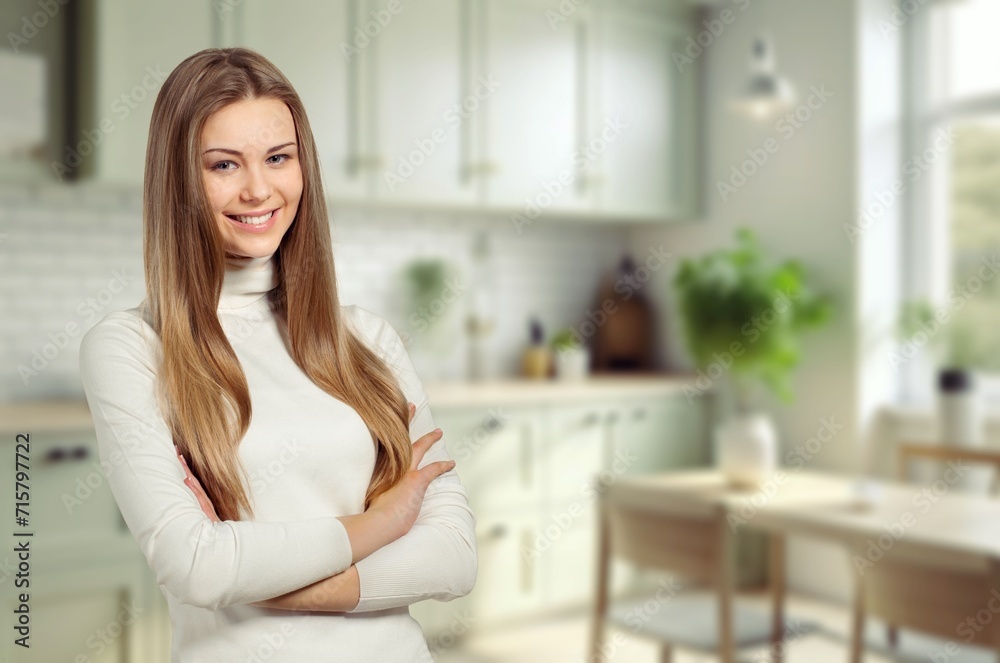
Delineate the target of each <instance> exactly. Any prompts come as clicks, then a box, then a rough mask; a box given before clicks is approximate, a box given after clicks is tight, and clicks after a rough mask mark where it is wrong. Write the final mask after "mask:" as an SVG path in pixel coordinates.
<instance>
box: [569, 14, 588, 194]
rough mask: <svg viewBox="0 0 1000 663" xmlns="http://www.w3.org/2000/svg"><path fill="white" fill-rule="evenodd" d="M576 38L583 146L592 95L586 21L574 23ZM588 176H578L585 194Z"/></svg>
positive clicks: (579, 140)
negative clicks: (588, 107)
mask: <svg viewBox="0 0 1000 663" xmlns="http://www.w3.org/2000/svg"><path fill="white" fill-rule="evenodd" d="M574 28H575V32H574V35H573V36H574V39H575V41H576V44H575V46H576V63H577V70H576V143H577V145H580V146H583V145H586V144H587V135H586V133H587V128H588V125H589V124H590V117H589V115H588V113H587V106H588V104H587V101H588V97H589V96H590V60H589V55H590V52H589V49H588V42H589V36H588V35H587V23H586V21H576V24H575V25H574ZM587 184H588V182H587V178H586V176H584V175H583V173H581V174H580V177H577V178H576V191H577V193H578V194H583V193H585V192H586V190H587Z"/></svg>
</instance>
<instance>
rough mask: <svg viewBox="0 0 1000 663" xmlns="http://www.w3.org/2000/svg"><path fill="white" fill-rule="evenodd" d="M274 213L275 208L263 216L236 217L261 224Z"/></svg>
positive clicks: (251, 223) (243, 221)
mask: <svg viewBox="0 0 1000 663" xmlns="http://www.w3.org/2000/svg"><path fill="white" fill-rule="evenodd" d="M272 214H274V211H273V210H272V211H270V212H268V213H267V214H265V215H263V216H237V217H236V219H237V220H238V221H240V222H241V223H249V224H250V225H253V226H259V225H260V224H262V223H265V222H267V220H268V219H270V218H271V215H272Z"/></svg>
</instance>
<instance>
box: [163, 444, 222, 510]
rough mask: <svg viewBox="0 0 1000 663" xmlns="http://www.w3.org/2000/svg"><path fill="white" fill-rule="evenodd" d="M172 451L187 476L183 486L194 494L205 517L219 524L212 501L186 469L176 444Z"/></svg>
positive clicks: (182, 455)
mask: <svg viewBox="0 0 1000 663" xmlns="http://www.w3.org/2000/svg"><path fill="white" fill-rule="evenodd" d="M174 451H176V452H177V455H178V456H180V459H181V465H182V466H183V467H184V473H185V474H186V475H187V478H186V479H184V485H186V486H187V487H188V488H190V489H191V491H192V492H193V493H194V496H195V497H197V498H198V504H199V505H200V506H201V510H202V511H204V512H205V515H206V516H208V517H209V518H210V519H211V520H212V521H213V522H216V523H218V522H221V520H220V519H219V516H217V515H216V514H215V507H214V506H213V505H212V500H210V499H208V493H206V492H205V489H204V488H202V487H201V482H200V481H198V477H196V476H195V475H194V473H193V472H192V471H191V468H190V467H188V464H187V459H186V458H184V454H182V453H181V452H180V449H178V448H177V445H176V444H175V445H174Z"/></svg>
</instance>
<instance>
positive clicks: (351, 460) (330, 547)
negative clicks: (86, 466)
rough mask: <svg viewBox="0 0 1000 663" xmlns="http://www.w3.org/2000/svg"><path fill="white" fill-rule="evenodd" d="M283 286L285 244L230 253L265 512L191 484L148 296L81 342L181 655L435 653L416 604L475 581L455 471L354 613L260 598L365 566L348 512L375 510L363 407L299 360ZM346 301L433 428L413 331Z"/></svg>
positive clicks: (391, 659)
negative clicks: (276, 254) (165, 395)
mask: <svg viewBox="0 0 1000 663" xmlns="http://www.w3.org/2000/svg"><path fill="white" fill-rule="evenodd" d="M275 285H276V272H275V269H274V263H273V262H272V260H271V256H268V257H264V258H250V259H236V258H227V266H226V275H225V281H224V285H223V289H222V295H221V298H220V302H219V307H218V314H219V320H220V322H221V323H222V326H223V329H224V331H225V333H226V335H227V337H228V338H229V341H230V343H231V344H232V346H233V349H234V350H235V352H236V355H237V357H238V358H239V361H240V363H241V364H242V366H243V370H244V372H245V374H246V378H247V382H248V383H249V386H250V396H251V401H252V407H253V418H252V421H251V423H250V428H249V430H248V431H247V433H246V435H245V437H244V438H243V439H242V441H241V442H240V446H239V454H240V458H241V460H242V462H243V465H244V467H245V468H246V470H247V472H248V473H249V477H250V479H251V481H250V485H249V486H248V491H249V496H250V499H251V500H252V503H253V505H254V510H255V513H254V518H253V520H243V521H223V522H219V523H213V522H212V521H211V520H210V519H209V518H208V517H207V516H205V514H204V513H203V512H202V510H201V508H200V507H199V505H198V501H197V499H196V498H195V496H194V494H193V493H192V492H191V490H190V489H189V488H188V487H187V486H186V485H184V483H183V481H184V476H185V475H184V470H183V468H182V467H181V464H180V462H179V461H178V458H177V455H176V453H175V451H174V446H173V440H172V438H171V435H170V431H169V429H168V427H167V424H166V421H165V420H164V418H163V416H162V414H161V412H160V411H159V409H158V407H157V406H156V398H155V377H156V375H155V374H156V370H157V366H158V357H159V354H160V351H161V346H160V342H159V339H158V337H157V336H156V334H155V333H154V332H153V329H152V327H151V326H150V325H149V320H148V319H144V318H143V317H142V316H143V311H142V309H141V307H136V308H132V309H129V310H126V311H113V312H111V313H108V314H107V315H106V316H105V317H104V318H103V319H102V320H101V321H99V322H98V323H97V324H96V325H95V326H94V327H92V328H91V329H90V330H89V331H88V332H87V333H86V334H85V335H84V337H83V339H82V341H81V346H80V374H81V379H82V381H83V387H84V391H85V393H86V397H87V402H88V405H89V407H90V411H91V414H92V416H93V420H94V425H95V429H96V434H97V440H98V444H99V449H100V457H101V461H102V463H103V464H104V465H103V467H105V468H106V470H105V472H106V474H107V478H108V484H109V485H110V488H111V492H112V493H113V494H114V497H115V499H116V500H117V502H118V507H119V509H120V510H121V513H122V516H123V517H124V519H125V523H126V524H127V525H128V528H129V530H130V531H131V532H132V534H133V535H134V536H135V538H136V540H137V541H138V543H139V547H140V549H141V550H142V553H143V555H144V556H145V558H146V561H147V562H148V563H149V566H150V568H151V569H152V570H153V571H154V572H155V574H156V578H157V582H158V584H159V586H160V589H161V591H162V592H163V595H164V597H165V598H166V600H167V604H168V607H169V611H170V620H171V624H172V629H173V637H172V654H171V661H172V663H244V662H245V661H259V662H263V661H266V662H267V663H328V662H329V663H333V662H335V661H336V662H344V663H375V662H386V663H413V662H414V661H430V660H431V657H430V654H429V653H428V649H427V645H426V643H425V641H424V638H423V635H422V633H421V629H420V626H419V624H418V623H417V622H416V621H415V620H414V619H413V618H412V617H411V616H410V614H409V610H408V608H407V606H408V605H409V604H412V603H416V602H418V601H423V600H426V599H437V600H441V601H447V600H451V599H453V598H456V597H459V596H463V595H465V594H467V593H469V591H471V589H472V587H473V585H474V583H475V579H476V571H477V552H476V541H475V532H474V529H475V517H474V515H473V513H472V511H471V510H470V509H469V505H468V501H467V497H466V491H465V489H464V487H463V486H462V484H461V483H460V481H459V478H458V475H457V474H456V472H455V470H450V471H448V472H446V473H444V474H443V475H441V476H440V477H438V478H437V479H435V480H434V481H433V482H431V484H430V486H429V488H428V490H427V493H426V496H425V498H424V502H423V505H422V507H421V509H420V514H419V516H418V518H417V520H416V523H415V524H414V525H413V527H412V528H411V529H410V531H409V532H408V533H407V534H406V535H404V536H403V537H402V538H400V539H398V540H396V541H394V542H393V543H391V544H389V545H387V546H384V547H383V548H380V549H379V550H376V551H375V552H374V553H372V554H371V555H369V556H368V557H366V558H365V559H363V560H361V561H359V562H358V564H357V570H358V575H359V578H360V584H361V599H360V602H359V603H358V605H357V607H355V608H354V609H353V610H351V611H350V612H346V613H344V612H309V611H289V610H279V609H271V608H261V607H257V606H252V605H249V604H250V603H252V602H255V601H261V600H264V599H268V598H272V597H275V596H279V595H281V594H285V593H287V592H290V591H292V590H295V589H298V588H300V587H304V586H306V585H309V584H312V583H314V582H317V581H319V580H322V579H323V578H327V577H329V576H332V575H335V574H337V573H340V572H342V571H344V570H345V569H347V568H348V567H349V566H350V565H351V546H350V541H349V539H348V537H347V532H346V530H345V529H344V526H343V525H342V524H341V522H340V521H339V520H338V519H337V516H346V515H352V514H358V513H361V512H363V510H364V496H365V490H366V488H367V487H368V484H369V481H370V479H371V475H372V471H373V469H374V463H375V450H374V446H373V441H372V436H371V433H370V432H369V431H368V429H367V427H366V426H365V424H364V421H363V420H362V419H361V417H360V416H359V415H358V413H357V412H356V411H355V410H354V409H353V408H351V407H349V406H348V405H346V404H345V403H343V402H342V401H340V400H337V399H335V398H333V397H332V396H330V395H329V394H327V393H326V392H325V391H323V390H322V389H320V388H319V387H317V386H316V385H315V384H313V383H312V382H311V381H310V380H309V378H308V377H307V376H306V375H305V373H303V372H302V370H301V369H299V367H298V366H297V365H296V364H295V362H294V361H293V360H292V357H291V355H290V354H289V351H288V348H287V346H286V344H285V341H284V337H283V336H282V334H281V333H280V331H279V326H278V322H277V320H276V319H275V317H274V315H273V313H272V311H271V308H270V305H269V300H268V297H267V296H266V295H267V292H268V291H269V290H271V289H272V288H273V287H274V286H275ZM147 315H148V314H147ZM341 315H342V316H344V319H345V320H347V321H348V323H349V324H350V325H351V326H352V328H353V329H355V330H356V331H357V332H358V334H359V335H360V337H361V338H362V339H363V340H364V341H365V342H367V343H368V345H369V347H371V348H373V349H374V350H376V352H378V353H380V355H381V356H382V357H383V359H385V360H386V361H387V363H388V364H389V366H390V367H391V368H392V370H393V371H394V372H395V374H396V376H397V377H398V379H399V382H400V387H401V389H402V390H403V393H404V394H405V395H406V399H407V400H408V401H411V402H413V403H414V404H416V406H417V410H416V414H415V416H414V418H413V421H412V422H411V424H410V438H411V440H414V441H415V440H416V439H417V438H419V437H421V436H423V435H425V434H426V433H429V432H430V431H431V430H433V429H434V421H433V418H432V416H431V411H430V407H429V405H428V399H427V395H426V393H425V392H424V390H423V387H422V386H421V382H420V379H419V378H418V377H417V375H416V373H415V372H414V369H413V365H412V364H411V362H410V359H409V357H408V356H407V353H406V350H405V348H404V346H403V344H402V341H401V340H400V337H399V335H398V334H397V333H396V332H395V330H393V328H392V327H391V326H390V325H389V324H388V323H386V321H385V320H383V319H382V318H381V317H379V316H377V315H375V314H374V313H371V312H370V311H368V310H366V309H364V308H361V307H358V306H353V305H352V306H343V307H341ZM447 439H448V436H447V431H445V435H444V437H443V438H442V439H441V440H440V441H439V442H437V443H436V444H434V445H433V446H432V447H431V448H430V450H429V451H428V452H427V454H426V455H425V457H424V459H423V462H422V463H421V466H423V465H426V464H427V463H430V462H434V461H438V460H449V459H450V456H449V454H448V452H447V450H446V447H445V441H446V440H447Z"/></svg>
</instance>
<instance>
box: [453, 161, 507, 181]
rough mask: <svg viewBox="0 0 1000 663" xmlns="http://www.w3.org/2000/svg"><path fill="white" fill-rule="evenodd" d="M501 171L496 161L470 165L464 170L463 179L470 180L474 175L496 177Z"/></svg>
mask: <svg viewBox="0 0 1000 663" xmlns="http://www.w3.org/2000/svg"><path fill="white" fill-rule="evenodd" d="M499 170H500V164H498V163H497V162H496V161H480V162H478V163H470V164H469V165H467V166H465V168H463V169H462V179H463V180H468V179H469V178H470V177H472V176H473V175H495V174H496V173H497V172H498V171H499Z"/></svg>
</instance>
